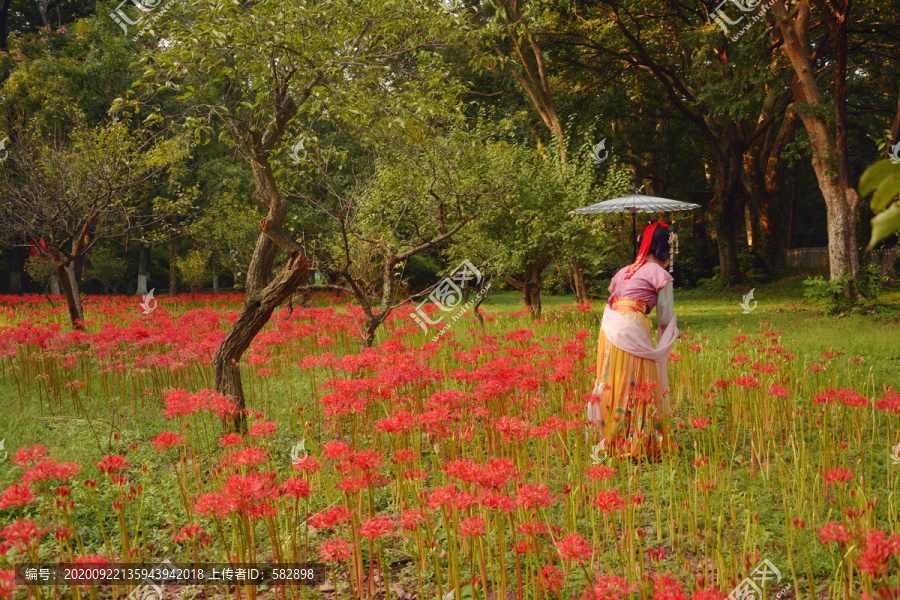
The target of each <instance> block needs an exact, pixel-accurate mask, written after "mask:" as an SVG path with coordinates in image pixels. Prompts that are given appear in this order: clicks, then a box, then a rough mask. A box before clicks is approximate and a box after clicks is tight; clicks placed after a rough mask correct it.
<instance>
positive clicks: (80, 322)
mask: <svg viewBox="0 0 900 600" xmlns="http://www.w3.org/2000/svg"><path fill="white" fill-rule="evenodd" d="M56 275H57V277H58V278H59V282H60V285H62V288H63V292H64V293H65V295H66V305H67V306H68V307H69V320H70V321H71V322H72V328H73V329H77V330H79V331H84V309H83V308H82V306H81V293H80V292H79V290H78V278H77V277H75V263H74V262H69V263H66V264H64V265H57V266H56Z"/></svg>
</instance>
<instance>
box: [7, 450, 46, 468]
mask: <svg viewBox="0 0 900 600" xmlns="http://www.w3.org/2000/svg"><path fill="white" fill-rule="evenodd" d="M46 457H47V449H46V448H44V447H43V446H41V445H40V444H33V445H32V446H31V447H30V448H19V449H18V450H17V451H16V456H15V458H12V459H10V462H11V463H12V464H14V465H16V466H18V467H22V468H23V469H24V468H26V467H28V465H29V464H30V463H37V462H40V461H41V460H43V459H44V458H46Z"/></svg>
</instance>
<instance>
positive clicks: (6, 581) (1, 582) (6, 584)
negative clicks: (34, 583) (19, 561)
mask: <svg viewBox="0 0 900 600" xmlns="http://www.w3.org/2000/svg"><path fill="white" fill-rule="evenodd" d="M15 588H16V572H15V571H0V598H12V593H13V590H14V589H15Z"/></svg>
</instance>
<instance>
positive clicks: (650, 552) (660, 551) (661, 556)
mask: <svg viewBox="0 0 900 600" xmlns="http://www.w3.org/2000/svg"><path fill="white" fill-rule="evenodd" d="M647 558H649V559H650V560H652V561H654V562H655V561H658V560H665V558H666V549H665V547H663V546H658V547H656V548H647Z"/></svg>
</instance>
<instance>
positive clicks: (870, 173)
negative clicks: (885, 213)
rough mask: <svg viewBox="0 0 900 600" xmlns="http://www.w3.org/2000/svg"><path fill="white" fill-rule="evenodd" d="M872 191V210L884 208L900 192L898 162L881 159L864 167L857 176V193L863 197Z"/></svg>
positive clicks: (899, 167) (899, 164)
mask: <svg viewBox="0 0 900 600" xmlns="http://www.w3.org/2000/svg"><path fill="white" fill-rule="evenodd" d="M876 190H877V191H876ZM872 191H875V195H874V196H873V197H872V210H873V211H875V212H878V211H881V210H884V207H886V206H887V205H888V204H889V203H890V201H891V200H892V199H893V198H896V197H897V195H898V194H900V163H897V164H895V163H893V162H892V161H889V160H881V161H878V162H877V163H875V164H874V165H872V166H871V167H869V168H868V169H866V171H865V172H864V173H863V174H862V177H860V178H859V193H860V194H861V195H862V196H863V197H865V196H868V195H869V194H870V193H871V192H872Z"/></svg>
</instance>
